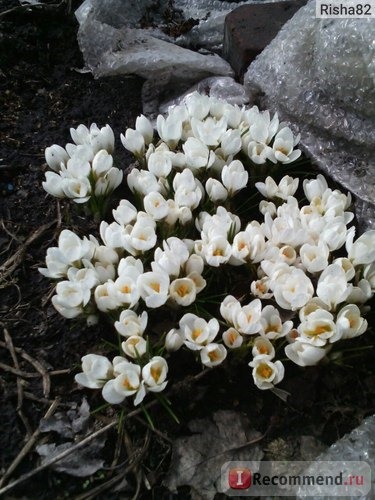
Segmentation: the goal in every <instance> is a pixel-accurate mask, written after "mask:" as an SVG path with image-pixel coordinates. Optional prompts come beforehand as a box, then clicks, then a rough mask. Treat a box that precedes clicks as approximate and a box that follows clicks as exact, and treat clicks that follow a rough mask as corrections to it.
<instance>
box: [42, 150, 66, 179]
mask: <svg viewBox="0 0 375 500" xmlns="http://www.w3.org/2000/svg"><path fill="white" fill-rule="evenodd" d="M44 154H45V158H46V162H47V165H48V166H49V168H50V169H52V170H54V171H55V172H60V170H61V164H63V165H66V164H67V162H68V160H69V155H68V153H67V152H66V151H65V149H64V148H62V147H61V146H58V145H57V144H53V145H52V146H50V147H49V148H46V150H45V153H44Z"/></svg>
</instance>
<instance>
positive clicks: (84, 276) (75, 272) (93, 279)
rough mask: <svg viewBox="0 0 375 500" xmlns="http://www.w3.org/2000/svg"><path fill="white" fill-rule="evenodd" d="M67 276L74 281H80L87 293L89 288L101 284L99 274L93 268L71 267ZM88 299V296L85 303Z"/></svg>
mask: <svg viewBox="0 0 375 500" xmlns="http://www.w3.org/2000/svg"><path fill="white" fill-rule="evenodd" d="M67 276H68V280H69V281H71V282H72V283H79V284H80V286H81V287H82V289H83V290H84V291H85V294H87V290H88V291H89V290H91V289H92V288H94V287H95V286H96V285H98V284H99V280H98V276H97V274H96V272H95V270H94V269H93V268H83V269H77V268H76V267H71V268H70V269H69V270H68V273H67ZM88 300H89V299H88V298H86V300H85V304H84V305H86V303H87V302H88Z"/></svg>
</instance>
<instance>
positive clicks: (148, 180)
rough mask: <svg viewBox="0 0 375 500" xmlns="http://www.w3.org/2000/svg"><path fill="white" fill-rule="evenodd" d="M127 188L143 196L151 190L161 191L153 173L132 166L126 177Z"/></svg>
mask: <svg viewBox="0 0 375 500" xmlns="http://www.w3.org/2000/svg"><path fill="white" fill-rule="evenodd" d="M126 182H127V183H128V186H129V189H130V191H131V192H132V193H139V194H141V195H143V196H146V194H148V193H151V192H153V191H158V192H160V191H162V188H161V185H160V184H159V183H158V179H157V178H156V176H155V175H154V174H152V173H151V172H149V171H148V170H138V169H137V168H133V169H132V171H131V172H130V173H129V174H128V176H127V178H126Z"/></svg>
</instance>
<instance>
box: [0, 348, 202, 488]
mask: <svg viewBox="0 0 375 500" xmlns="http://www.w3.org/2000/svg"><path fill="white" fill-rule="evenodd" d="M0 345H1V343H0ZM209 371H210V370H203V371H201V372H199V373H198V374H197V375H194V376H191V377H187V379H185V380H183V381H181V382H178V383H177V384H175V385H174V386H173V387H172V389H171V390H170V391H169V393H168V395H169V396H170V395H171V394H173V393H176V392H178V391H180V390H181V387H183V386H185V385H186V383H189V384H191V383H194V382H196V381H198V380H200V379H201V378H202V377H204V376H205V375H206V374H207V373H209ZM157 403H158V400H157V399H154V400H153V401H150V402H149V403H147V404H146V405H144V407H143V408H146V409H148V408H151V407H152V406H155V405H156V404H157ZM142 412H143V409H142V408H137V409H136V410H133V411H131V412H130V413H128V414H127V415H126V418H127V419H129V418H133V417H135V416H137V415H139V414H140V413H142ZM117 425H118V421H117V420H114V421H113V422H110V423H109V424H107V425H106V426H104V427H102V428H101V429H98V430H97V431H95V432H93V433H92V434H90V435H89V436H87V437H85V438H84V439H82V441H79V442H78V443H76V444H74V445H73V446H71V447H70V448H68V449H67V450H64V451H63V452H61V453H59V454H58V455H56V456H55V457H53V458H51V460H48V461H47V462H45V463H44V464H42V465H40V466H39V467H36V468H35V469H34V470H32V471H30V472H28V473H27V474H24V475H22V476H21V477H19V478H18V479H17V480H16V481H14V482H13V483H10V484H8V485H7V486H5V487H3V488H1V489H0V495H2V494H4V493H7V492H8V491H10V490H12V489H13V488H15V487H16V486H18V485H19V484H21V483H23V482H24V481H27V480H28V479H31V478H32V477H34V476H35V475H36V474H38V473H39V472H42V471H43V470H45V469H47V468H48V467H50V466H51V465H54V464H55V463H57V462H60V460H63V459H64V458H66V457H68V456H69V455H71V454H72V453H74V452H75V451H76V450H78V449H79V448H82V447H83V446H85V445H87V444H88V443H90V442H91V441H92V440H93V439H95V438H97V437H98V436H101V435H102V434H104V433H105V432H107V431H109V430H111V429H113V428H114V427H116V426H117ZM132 465H133V464H132ZM112 479H114V478H112Z"/></svg>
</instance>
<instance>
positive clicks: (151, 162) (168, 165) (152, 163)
mask: <svg viewBox="0 0 375 500" xmlns="http://www.w3.org/2000/svg"><path fill="white" fill-rule="evenodd" d="M147 168H148V170H149V171H150V172H151V173H153V174H154V175H156V177H167V176H168V175H169V174H170V173H171V171H172V157H171V153H170V152H169V149H168V151H165V150H159V151H155V152H154V153H151V155H150V156H149V158H148V160H147Z"/></svg>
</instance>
